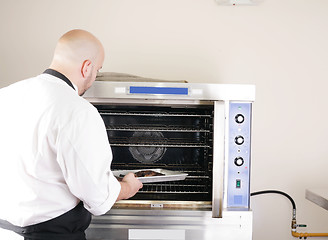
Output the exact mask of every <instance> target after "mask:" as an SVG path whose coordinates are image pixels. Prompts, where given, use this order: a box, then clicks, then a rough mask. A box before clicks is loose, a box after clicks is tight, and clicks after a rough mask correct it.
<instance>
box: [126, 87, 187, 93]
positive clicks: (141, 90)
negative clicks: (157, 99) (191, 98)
mask: <svg viewBox="0 0 328 240" xmlns="http://www.w3.org/2000/svg"><path fill="white" fill-rule="evenodd" d="M130 94H169V95H188V88H175V87H136V86H131V87H130Z"/></svg>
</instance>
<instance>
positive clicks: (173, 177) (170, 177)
mask: <svg viewBox="0 0 328 240" xmlns="http://www.w3.org/2000/svg"><path fill="white" fill-rule="evenodd" d="M147 170H151V171H154V172H159V173H162V174H164V175H162V176H151V177H138V179H139V180H140V181H141V182H142V183H152V182H168V181H178V180H184V179H185V178H186V177H187V175H188V174H187V173H183V172H178V171H171V170H166V169H162V168H156V169H134V170H114V171H112V172H113V174H114V176H115V177H116V178H118V179H120V178H121V177H120V176H122V175H126V174H128V173H129V172H133V173H135V172H138V171H147Z"/></svg>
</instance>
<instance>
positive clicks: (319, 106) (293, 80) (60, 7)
mask: <svg viewBox="0 0 328 240" xmlns="http://www.w3.org/2000/svg"><path fill="white" fill-rule="evenodd" d="M327 13H328V1H326V0H264V1H263V2H262V3H261V4H260V5H258V6H243V7H232V6H220V5H217V4H216V2H215V1H214V0H202V1H200V0H138V1H136V0H94V1H85V0H80V1H77V0H70V1H66V0H57V1H49V0H34V1H25V0H16V1H4V0H3V1H1V3H0V29H1V38H0V87H3V86H6V85H8V84H9V83H12V82H15V81H18V80H20V79H23V78H26V77H30V76H34V75H36V74H39V73H41V72H42V71H43V70H44V69H46V68H47V66H48V65H49V63H50V60H51V58H52V52H53V49H54V46H55V43H56V41H57V39H58V38H59V37H60V36H61V35H62V34H63V33H64V32H66V31H68V30H70V29H72V28H83V29H86V30H89V31H91V32H92V33H94V34H95V35H96V36H98V37H99V39H100V40H101V41H102V42H103V43H104V45H105V48H106V55H107V56H106V60H105V63H104V66H103V71H112V72H124V73H130V74H136V75H141V76H146V77H152V78H162V79H186V80H188V81H190V82H211V83H214V82H215V83H251V84H256V86H257V99H256V103H255V105H254V126H253V133H254V134H253V163H252V173H253V175H252V191H257V190H263V189H279V190H282V191H285V192H287V193H289V194H290V195H291V196H292V197H293V198H294V199H295V201H296V204H297V208H298V211H297V216H298V221H299V222H300V223H306V224H308V228H306V229H305V230H306V231H308V232H328V225H327V222H328V212H327V211H325V210H324V209H322V208H320V207H318V206H316V205H314V204H313V203H311V202H309V201H308V200H306V199H305V197H304V196H305V189H307V188H313V187H328V184H327V169H328V158H327V156H328V147H327V137H326V136H327V135H328V124H327V123H326V119H327V118H328V113H327V109H328V106H327V104H326V103H327V100H326V96H325V94H326V89H327V87H328V70H327V67H326V65H327V63H328V45H327V43H328V31H327V26H328V14H327ZM252 208H253V210H254V240H264V239H265V240H276V239H284V240H286V239H293V237H291V235H290V220H291V206H290V203H289V202H288V200H286V199H285V198H283V197H280V196H276V195H266V196H256V197H253V198H252ZM320 239H324V238H317V240H320Z"/></svg>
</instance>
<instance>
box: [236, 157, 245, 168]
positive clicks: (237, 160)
mask: <svg viewBox="0 0 328 240" xmlns="http://www.w3.org/2000/svg"><path fill="white" fill-rule="evenodd" d="M235 164H236V166H238V167H240V166H241V165H243V164H244V159H243V158H242V157H236V158H235Z"/></svg>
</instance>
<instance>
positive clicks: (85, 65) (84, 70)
mask: <svg viewBox="0 0 328 240" xmlns="http://www.w3.org/2000/svg"><path fill="white" fill-rule="evenodd" d="M90 67H91V61H90V60H85V61H84V62H83V63H82V68H81V74H82V77H83V78H86V77H87V76H88V74H89V72H90V71H91V69H90Z"/></svg>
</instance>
